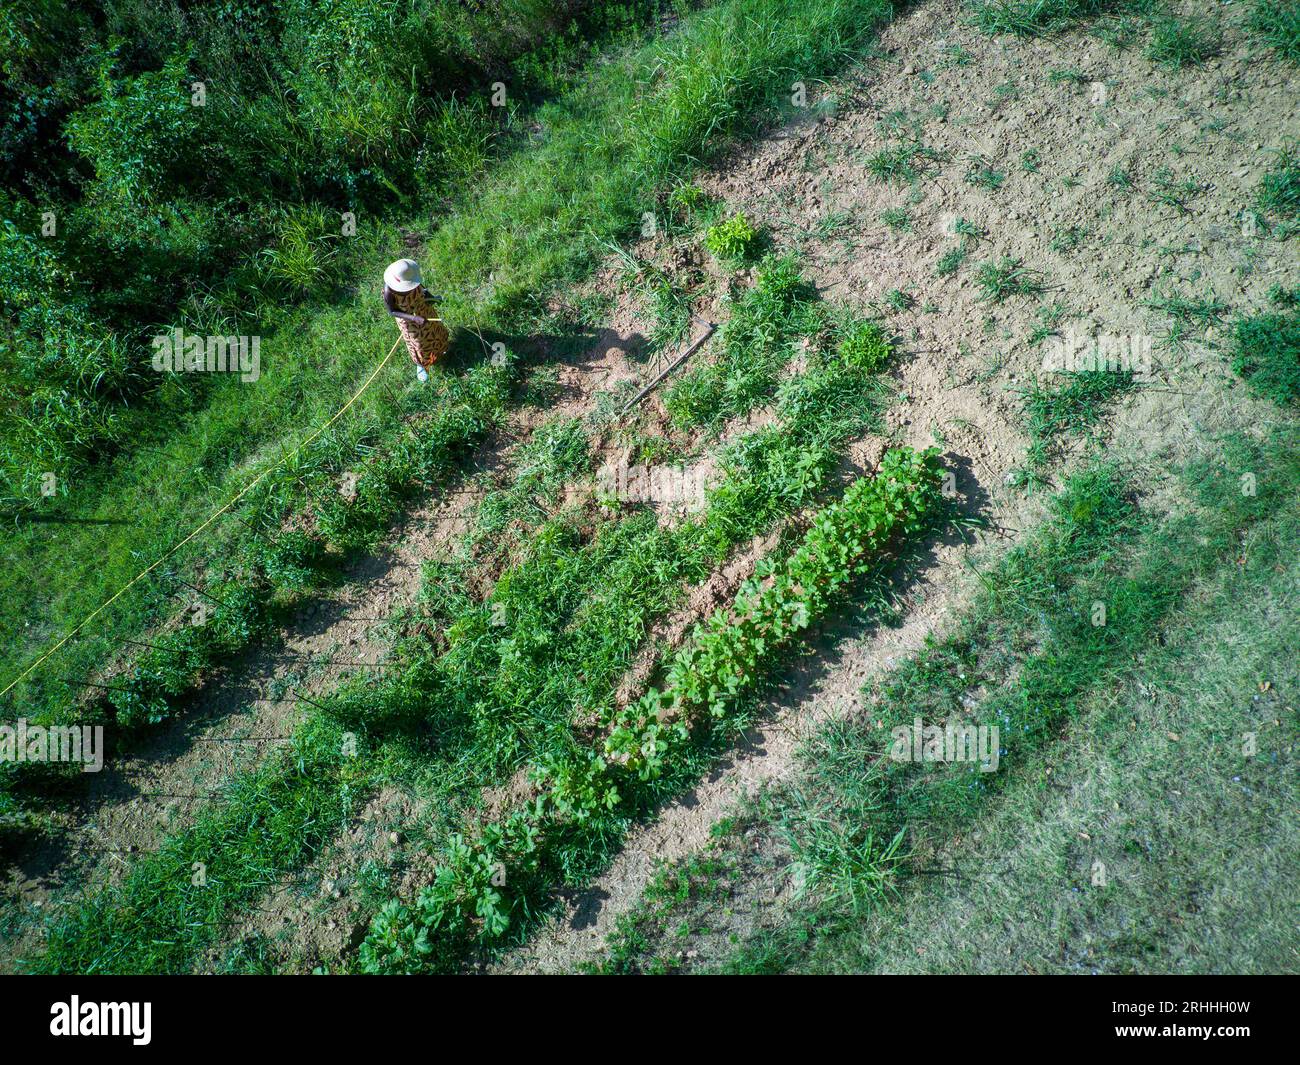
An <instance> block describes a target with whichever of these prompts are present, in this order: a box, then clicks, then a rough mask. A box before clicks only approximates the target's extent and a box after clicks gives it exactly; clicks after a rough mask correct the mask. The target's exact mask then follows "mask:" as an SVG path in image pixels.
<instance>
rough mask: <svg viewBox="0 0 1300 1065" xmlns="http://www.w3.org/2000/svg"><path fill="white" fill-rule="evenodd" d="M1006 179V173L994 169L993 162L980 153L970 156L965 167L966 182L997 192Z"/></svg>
mask: <svg viewBox="0 0 1300 1065" xmlns="http://www.w3.org/2000/svg"><path fill="white" fill-rule="evenodd" d="M1006 180H1007V176H1006V174H1004V173H1002V171H1000V170H997V169H995V168H994V166H993V164H992V163H990V162H989V161H988V160H987V159H985V158H984V157H983V156H982V155H974V156H971V159H970V165H969V167H967V169H966V184H968V185H974V186H975V187H976V188H980V189H987V190H988V191H989V192H997V191H998V189H1000V188H1002V186H1003V185H1005V184H1006Z"/></svg>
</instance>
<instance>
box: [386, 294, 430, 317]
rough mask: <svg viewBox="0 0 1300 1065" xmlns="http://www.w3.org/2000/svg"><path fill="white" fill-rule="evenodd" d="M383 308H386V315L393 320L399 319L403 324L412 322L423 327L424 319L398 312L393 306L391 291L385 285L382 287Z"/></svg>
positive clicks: (416, 315)
mask: <svg viewBox="0 0 1300 1065" xmlns="http://www.w3.org/2000/svg"><path fill="white" fill-rule="evenodd" d="M384 306H385V307H387V308H388V313H389V314H391V315H392V316H393V317H394V318H400V319H401V320H402V321H404V322H414V323H415V324H416V325H424V319H423V318H421V317H420V316H419V315H418V314H407V313H406V312H405V311H399V310H398V309H397V307H396V306H394V304H393V290H392V289H390V288H389V287H388V286H387V285H385V286H384Z"/></svg>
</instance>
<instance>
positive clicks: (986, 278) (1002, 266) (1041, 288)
mask: <svg viewBox="0 0 1300 1065" xmlns="http://www.w3.org/2000/svg"><path fill="white" fill-rule="evenodd" d="M975 281H976V283H978V285H979V286H980V288H982V289H983V290H984V299H986V300H989V301H991V302H993V303H1001V302H1003V301H1004V300H1007V299H1010V298H1011V297H1012V296H1036V295H1039V294H1040V293H1042V292H1045V291H1046V290H1047V284H1046V281H1045V279H1044V277H1043V273H1042V271H1041V270H1033V269H1031V268H1029V267H1027V266H1026V265H1025V264H1024V261H1023V260H1021V259H1013V258H1010V257H1004V258H1002V259H998V260H996V261H994V260H990V261H989V262H986V263H983V264H982V265H981V266H980V268H979V270H978V271H976V273H975Z"/></svg>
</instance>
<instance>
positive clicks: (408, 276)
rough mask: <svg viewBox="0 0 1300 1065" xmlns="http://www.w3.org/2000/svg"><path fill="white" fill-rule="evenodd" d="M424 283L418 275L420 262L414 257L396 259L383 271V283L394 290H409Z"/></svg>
mask: <svg viewBox="0 0 1300 1065" xmlns="http://www.w3.org/2000/svg"><path fill="white" fill-rule="evenodd" d="M423 283H424V279H423V278H422V277H420V264H419V263H417V262H416V261H415V260H414V259H398V260H397V262H395V263H391V264H389V267H388V269H387V270H385V271H384V284H385V285H387V286H388V287H389V288H391V289H392V290H393V291H394V292H410V291H411V289H413V288H419V287H420V285H421V284H423Z"/></svg>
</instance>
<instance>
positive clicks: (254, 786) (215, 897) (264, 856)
mask: <svg viewBox="0 0 1300 1065" xmlns="http://www.w3.org/2000/svg"><path fill="white" fill-rule="evenodd" d="M344 751H345V747H344V741H343V734H342V730H341V729H340V728H338V727H337V726H333V725H330V724H328V723H327V722H323V721H321V722H318V723H317V724H315V725H314V726H313V727H311V728H308V729H305V730H303V731H302V732H300V734H299V735H298V736H297V737H296V738H295V739H294V741H293V745H292V747H291V749H290V750H289V751H287V752H284V753H283V754H282V755H280V756H278V757H275V758H274V759H273V760H272V762H271V763H270V764H269V765H268V766H267V767H265V768H264V769H262V770H259V771H258V772H256V773H252V774H248V775H246V776H242V777H239V778H238V779H237V780H235V781H234V782H233V783H232V784H231V786H230V790H229V791H228V793H227V794H226V796H225V797H224V800H223V801H222V802H221V803H220V804H219V807H218V809H217V810H216V811H215V812H213V813H211V814H209V815H207V816H205V817H203V818H202V819H201V820H200V821H199V823H198V824H197V825H196V826H194V827H193V828H191V829H189V830H188V831H186V832H184V833H182V834H180V835H178V836H174V837H172V838H171V839H170V840H169V841H168V842H167V843H166V844H165V845H164V846H163V847H162V849H161V850H159V851H158V852H157V853H156V854H151V855H149V856H148V857H146V858H143V859H141V860H140V861H139V862H137V863H136V864H135V865H134V867H133V868H132V870H131V873H130V875H129V876H128V877H127V878H126V880H125V881H123V883H122V885H121V886H119V887H115V888H112V889H110V890H107V891H103V892H100V893H98V894H97V895H95V896H93V897H92V898H89V899H88V900H87V901H86V902H85V903H84V904H82V905H81V906H80V907H78V908H75V909H74V910H72V911H71V912H70V913H68V914H66V915H63V916H59V917H55V918H53V919H52V920H51V922H50V924H49V937H48V940H47V944H46V949H45V951H44V953H42V954H40V955H39V956H37V957H35V958H33V959H30V960H29V964H28V966H27V968H28V969H29V971H32V972H38V973H74V972H76V973H114V974H126V973H183V972H186V971H188V968H189V965H190V963H191V960H192V959H193V957H194V956H195V954H196V953H197V952H198V951H199V950H200V949H202V948H203V947H205V946H207V945H208V944H209V943H210V942H212V941H213V939H214V937H215V936H216V934H217V932H218V930H219V929H220V928H221V926H222V925H223V923H224V921H225V918H226V916H227V915H228V914H229V913H230V912H231V911H232V910H234V909H235V908H237V907H239V906H241V905H246V904H248V903H250V902H252V901H253V900H254V899H256V898H257V897H258V895H260V894H261V892H262V891H263V890H264V889H265V887H266V886H267V885H269V884H273V883H275V882H276V881H277V879H278V878H279V877H280V876H282V875H283V874H284V873H286V872H287V871H289V870H290V869H293V868H296V867H297V866H298V865H299V864H300V863H302V862H303V861H305V860H307V859H309V858H310V857H311V856H313V855H314V854H315V853H316V851H317V850H318V849H319V848H320V847H321V846H322V845H323V844H325V843H327V842H329V841H330V840H331V839H332V838H333V836H334V834H335V833H336V832H337V831H339V830H340V829H341V828H343V827H344V826H345V825H346V824H347V820H348V818H349V816H350V815H351V814H352V813H354V812H355V809H356V803H357V800H358V798H359V797H360V796H361V795H363V794H364V793H365V791H366V790H367V788H368V786H369V777H370V776H371V775H372V774H373V773H375V772H376V768H377V758H378V756H377V755H376V754H375V753H374V752H373V751H372V752H368V753H367V752H364V751H363V753H360V754H358V755H356V756H355V757H353V756H351V755H348V754H345V753H344Z"/></svg>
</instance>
